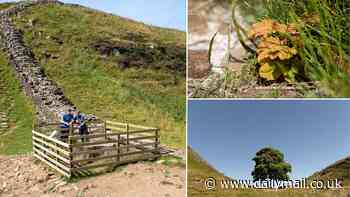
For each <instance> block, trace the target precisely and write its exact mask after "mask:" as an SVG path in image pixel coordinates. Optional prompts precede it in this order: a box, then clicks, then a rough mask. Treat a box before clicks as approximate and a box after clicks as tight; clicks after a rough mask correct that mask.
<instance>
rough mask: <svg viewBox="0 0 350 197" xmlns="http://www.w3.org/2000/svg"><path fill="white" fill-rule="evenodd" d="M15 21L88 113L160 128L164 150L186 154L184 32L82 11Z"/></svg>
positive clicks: (37, 10)
mask: <svg viewBox="0 0 350 197" xmlns="http://www.w3.org/2000/svg"><path fill="white" fill-rule="evenodd" d="M8 6H9V4H0V8H2V7H3V8H6V7H8ZM13 21H14V22H15V24H16V26H17V27H18V28H19V29H21V30H22V32H23V33H24V36H25V43H26V45H27V46H29V47H31V48H32V50H33V52H34V54H35V56H36V57H37V59H38V60H39V62H40V63H41V65H42V66H43V67H44V71H45V73H46V74H47V75H48V76H49V78H50V79H52V80H54V81H55V82H57V83H58V85H59V86H60V87H62V88H63V90H64V93H65V95H66V96H67V97H68V98H69V99H70V100H71V101H72V102H73V103H74V104H75V105H76V106H77V107H78V108H79V109H81V110H82V111H83V112H85V113H92V114H95V115H97V116H98V117H100V118H103V119H114V120H116V121H121V122H131V123H136V124H142V125H149V126H154V127H159V128H160V129H161V143H162V144H165V145H168V146H170V147H174V148H184V146H185V99H186V97H185V89H186V86H185V68H186V63H185V61H186V50H185V49H186V47H185V44H186V34H185V33H184V32H181V31H177V30H172V29H166V28H159V27H153V26H149V25H145V24H143V23H140V22H136V21H132V20H130V19H126V18H123V17H119V16H115V15H111V14H107V13H103V12H99V11H96V10H93V9H89V8H85V7H82V6H77V5H45V6H43V5H40V6H33V7H30V8H28V9H27V10H25V11H24V12H21V13H20V14H18V15H17V16H13ZM32 118H33V117H32ZM28 131H29V132H30V130H28ZM28 140H30V138H28Z"/></svg>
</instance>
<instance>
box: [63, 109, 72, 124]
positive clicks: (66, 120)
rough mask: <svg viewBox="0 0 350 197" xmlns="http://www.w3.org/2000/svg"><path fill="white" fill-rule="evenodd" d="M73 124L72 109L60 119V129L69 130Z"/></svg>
mask: <svg viewBox="0 0 350 197" xmlns="http://www.w3.org/2000/svg"><path fill="white" fill-rule="evenodd" d="M73 122H74V113H73V110H72V109H68V113H66V114H64V115H63V116H62V117H61V121H60V127H61V128H69V127H70V126H71V125H72V124H73Z"/></svg>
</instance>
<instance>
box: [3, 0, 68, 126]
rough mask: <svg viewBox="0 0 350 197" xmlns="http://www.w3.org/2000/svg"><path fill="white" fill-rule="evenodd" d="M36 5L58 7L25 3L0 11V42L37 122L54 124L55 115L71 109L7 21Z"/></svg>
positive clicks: (47, 1) (39, 0)
mask: <svg viewBox="0 0 350 197" xmlns="http://www.w3.org/2000/svg"><path fill="white" fill-rule="evenodd" d="M37 4H62V3H61V2H59V1H54V0H37V1H25V2H20V3H17V4H16V5H14V6H13V7H11V8H8V9H5V10H3V11H0V36H1V37H0V39H1V43H2V45H3V46H2V48H3V49H4V50H5V51H6V52H7V55H8V58H9V61H10V63H11V65H12V66H13V67H14V69H15V70H16V72H17V76H18V77H19V79H20V80H21V83H22V86H23V88H24V90H25V93H26V95H27V96H29V97H31V98H32V99H33V101H34V103H35V105H36V107H37V111H38V113H39V114H38V115H39V121H40V122H57V115H58V114H59V113H60V112H62V111H66V110H67V109H68V108H72V107H74V106H73V104H72V103H71V102H70V101H69V100H68V99H67V98H66V97H65V96H64V93H63V91H62V89H60V88H59V87H58V86H57V84H55V82H53V81H52V80H50V79H49V78H48V77H47V76H46V75H45V73H44V71H43V69H42V67H41V65H40V64H39V63H38V61H37V60H36V58H35V56H34V53H33V52H32V51H31V49H30V48H29V47H27V46H26V45H25V43H24V41H23V34H22V32H21V31H20V30H18V29H17V28H16V27H15V25H14V24H13V23H12V21H11V18H10V17H11V16H12V15H15V14H17V13H19V12H21V11H23V10H24V9H25V8H27V7H30V6H33V5H37Z"/></svg>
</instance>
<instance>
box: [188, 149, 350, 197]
mask: <svg viewBox="0 0 350 197" xmlns="http://www.w3.org/2000/svg"><path fill="white" fill-rule="evenodd" d="M187 155H188V156H187V159H188V161H187V162H188V163H187V164H188V165H187V167H188V170H187V171H188V179H187V180H188V187H187V188H188V196H189V197H203V196H206V197H345V196H346V194H347V192H348V191H347V190H337V191H332V190H329V191H315V190H305V189H287V190H273V189H271V190H264V189H219V188H220V182H219V181H220V180H221V179H222V178H223V177H225V175H224V174H222V173H220V172H219V171H217V170H216V169H215V168H214V167H213V166H211V165H210V164H209V163H208V162H207V161H205V160H203V159H202V158H201V156H200V155H199V154H198V153H196V152H195V151H194V150H193V149H191V148H190V147H189V148H188V153H187ZM348 162H349V160H348V159H346V160H342V161H339V162H337V163H336V164H337V165H336V164H334V165H332V166H333V167H332V166H330V167H332V169H337V170H334V172H333V174H338V175H339V174H342V176H341V177H347V176H348V173H349V170H348V171H347V172H346V169H349V168H346V166H348V165H349V163H348ZM326 169H329V168H326ZM338 169H342V170H338ZM328 171H329V170H328ZM331 171H332V170H331ZM335 171H336V172H335ZM346 174H347V175H346ZM208 177H214V178H215V179H216V181H217V183H216V185H217V188H216V189H215V190H212V191H206V190H205V187H204V180H205V179H206V178H208ZM329 177H331V178H333V179H334V178H335V176H333V177H332V176H329ZM337 177H338V178H339V176H337ZM323 178H325V179H326V177H323ZM327 178H328V177H327Z"/></svg>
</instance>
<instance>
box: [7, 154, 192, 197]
mask: <svg viewBox="0 0 350 197" xmlns="http://www.w3.org/2000/svg"><path fill="white" fill-rule="evenodd" d="M0 169H1V170H0V196H1V197H14V196H21V197H22V196H23V197H34V196H35V197H38V196H43V197H56V196H57V197H61V196H62V197H63V196H64V197H65V196H72V197H74V196H84V197H90V196H91V197H95V196H96V197H98V196H101V197H107V196H109V197H118V196H123V197H124V196H126V197H127V196H130V197H138V196H144V197H148V196H150V197H157V196H161V197H180V196H181V197H183V196H185V182H186V171H185V169H184V168H181V167H170V166H166V165H162V164H156V163H137V164H130V165H127V166H125V167H121V168H120V169H117V170H116V171H115V172H112V173H108V174H105V175H100V176H95V177H90V178H85V179H81V180H79V181H77V182H72V183H67V182H66V181H65V180H64V179H62V178H60V177H59V176H57V175H56V174H55V173H53V171H51V170H49V169H48V168H47V167H46V166H45V165H44V164H42V163H40V162H38V161H36V160H35V159H34V158H33V157H32V155H31V154H28V155H19V156H1V155H0Z"/></svg>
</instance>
